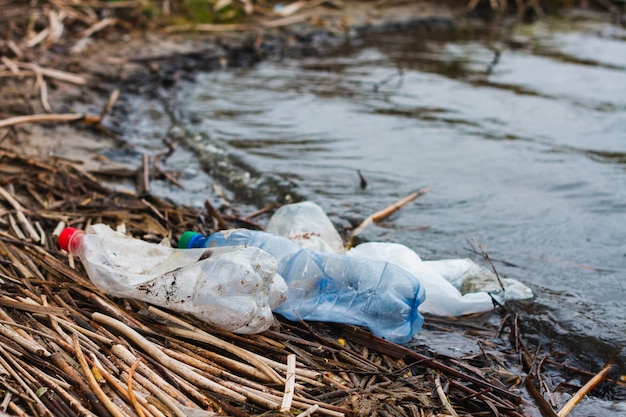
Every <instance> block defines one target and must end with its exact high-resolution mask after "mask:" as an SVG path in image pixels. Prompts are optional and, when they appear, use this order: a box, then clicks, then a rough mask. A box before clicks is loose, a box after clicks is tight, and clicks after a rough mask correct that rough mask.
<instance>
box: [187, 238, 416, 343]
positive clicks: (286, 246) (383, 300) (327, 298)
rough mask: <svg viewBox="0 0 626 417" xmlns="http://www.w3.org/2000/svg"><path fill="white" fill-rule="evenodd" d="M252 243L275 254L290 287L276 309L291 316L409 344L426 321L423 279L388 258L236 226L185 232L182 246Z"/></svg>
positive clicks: (284, 314)
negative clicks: (329, 249) (317, 247)
mask: <svg viewBox="0 0 626 417" xmlns="http://www.w3.org/2000/svg"><path fill="white" fill-rule="evenodd" d="M230 245H249V246H254V247H258V248H261V249H263V250H265V251H267V252H269V253H270V254H272V255H273V256H274V257H275V258H276V260H277V261H278V273H279V274H280V275H281V276H282V277H283V278H284V279H285V281H286V282H287V286H288V288H289V289H288V293H287V301H286V302H285V303H284V304H282V305H281V306H279V307H278V308H275V309H274V312H276V313H279V314H281V315H283V316H284V317H286V318H287V319H289V320H300V319H303V320H313V321H327V322H336V323H346V324H356V325H361V326H366V327H368V328H369V329H370V330H371V331H372V333H374V334H376V335H378V336H381V337H384V338H386V339H388V340H390V341H392V342H395V343H407V342H409V341H410V340H411V338H412V337H413V336H414V335H415V334H416V333H417V332H418V331H419V330H420V329H421V327H422V324H423V322H424V319H423V317H422V316H421V315H420V314H419V312H418V307H419V305H420V303H422V302H423V301H424V291H423V289H422V286H421V285H420V282H419V280H418V279H417V278H416V277H414V276H413V275H411V273H409V272H407V271H406V270H404V269H402V268H400V267H398V266H396V265H393V264H391V263H388V262H384V261H378V260H368V259H359V258H356V257H348V256H345V255H338V254H332V253H321V252H315V251H312V250H310V249H307V248H301V247H300V246H298V245H297V244H296V243H294V242H292V241H291V240H289V239H287V238H285V237H282V236H276V235H274V234H271V233H266V232H260V231H253V230H247V229H234V230H228V231H223V232H217V233H213V234H211V235H210V236H203V235H200V234H198V233H194V232H185V233H184V234H183V235H182V236H181V238H180V239H179V244H178V246H179V248H206V247H209V248H211V247H220V246H230Z"/></svg>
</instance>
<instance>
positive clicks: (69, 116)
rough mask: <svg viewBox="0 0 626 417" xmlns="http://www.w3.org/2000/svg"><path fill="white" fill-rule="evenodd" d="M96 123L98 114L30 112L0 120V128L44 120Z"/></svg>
mask: <svg viewBox="0 0 626 417" xmlns="http://www.w3.org/2000/svg"><path fill="white" fill-rule="evenodd" d="M77 121H84V122H86V123H91V124H97V123H99V122H100V119H99V118H98V116H92V115H87V114H77V113H66V114H31V115H28V116H15V117H9V118H8V119H4V120H0V128H3V127H9V126H17V125H22V124H25V123H46V122H77Z"/></svg>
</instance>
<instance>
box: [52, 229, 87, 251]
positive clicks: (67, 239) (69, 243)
mask: <svg viewBox="0 0 626 417" xmlns="http://www.w3.org/2000/svg"><path fill="white" fill-rule="evenodd" d="M84 233H85V232H83V231H82V230H79V229H76V228H74V227H66V228H65V229H63V230H62V231H61V234H59V240H58V241H57V243H58V244H59V247H60V248H61V249H63V250H65V251H68V252H72V251H71V250H70V248H72V249H75V243H74V242H73V240H74V238H75V237H76V236H78V235H79V234H80V235H82V234H84Z"/></svg>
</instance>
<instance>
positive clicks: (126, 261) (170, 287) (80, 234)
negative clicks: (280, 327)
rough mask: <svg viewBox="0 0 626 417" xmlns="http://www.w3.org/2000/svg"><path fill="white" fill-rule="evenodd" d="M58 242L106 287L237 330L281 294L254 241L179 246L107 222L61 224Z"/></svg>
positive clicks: (261, 324)
mask: <svg viewBox="0 0 626 417" xmlns="http://www.w3.org/2000/svg"><path fill="white" fill-rule="evenodd" d="M58 244H59V246H60V247H61V248H62V249H64V250H66V251H68V252H70V253H71V254H73V255H77V256H78V257H79V258H80V260H81V262H82V264H83V266H84V267H85V270H86V271H87V274H88V275H89V278H90V279H91V281H92V282H93V283H94V284H95V285H96V286H97V287H99V288H100V289H102V290H104V291H105V292H106V293H107V294H110V295H113V296H117V297H129V298H135V299H138V300H142V301H145V302H148V303H152V304H155V305H158V306H162V307H166V308H170V309H172V310H177V311H181V312H186V313H191V314H193V315H195V316H196V317H198V318H200V319H202V320H205V321H207V322H208V323H210V324H212V325H214V326H216V327H220V328H222V329H225V330H229V331H233V332H236V333H244V334H247V333H258V332H262V331H264V330H267V329H268V328H269V327H270V326H271V325H272V323H273V322H274V316H273V314H272V309H273V308H276V307H278V306H279V305H280V304H281V303H283V302H284V301H285V299H286V293H287V286H286V283H285V281H284V280H283V279H282V277H281V276H280V275H278V274H277V272H276V271H277V267H278V265H277V264H276V260H275V259H274V257H273V256H271V255H270V254H268V253H267V252H265V251H263V250H261V249H258V248H255V247H244V246H238V247H231V246H229V247H223V248H215V249H209V250H207V249H197V250H180V249H175V248H172V247H169V246H166V245H157V244H152V243H149V242H145V241H143V240H140V239H133V238H130V237H128V236H126V235H124V234H121V233H118V232H115V231H113V230H112V229H111V228H109V227H108V226H106V225H104V224H96V225H92V226H90V227H88V228H87V229H86V231H82V230H78V229H74V228H65V229H64V230H63V231H62V232H61V234H60V236H59V240H58Z"/></svg>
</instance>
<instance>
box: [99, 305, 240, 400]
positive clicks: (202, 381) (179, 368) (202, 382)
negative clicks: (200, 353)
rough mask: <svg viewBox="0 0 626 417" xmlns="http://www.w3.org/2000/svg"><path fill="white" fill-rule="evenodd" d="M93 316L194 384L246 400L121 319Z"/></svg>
mask: <svg viewBox="0 0 626 417" xmlns="http://www.w3.org/2000/svg"><path fill="white" fill-rule="evenodd" d="M91 318H92V319H93V320H94V321H96V322H98V323H101V324H104V325H106V326H108V327H111V328H113V329H115V330H117V331H118V332H120V333H122V334H123V335H124V336H125V337H127V338H128V339H130V340H132V341H133V342H134V343H136V344H137V346H139V347H141V348H142V349H143V350H144V351H145V352H146V353H148V354H149V355H150V356H152V357H153V358H155V359H156V360H157V361H158V362H159V363H161V364H162V365H164V366H165V367H166V368H168V369H169V370H171V371H173V372H175V373H177V374H178V375H180V376H182V377H183V378H185V379H187V380H188V381H189V382H191V383H192V384H194V385H196V386H199V387H201V388H205V389H209V390H211V391H213V392H215V393H217V394H221V395H224V396H226V397H229V398H231V399H234V400H236V401H245V400H246V398H245V397H244V396H242V395H239V394H237V393H235V392H233V391H232V390H230V389H227V388H225V387H223V386H221V385H219V384H217V383H215V382H213V381H211V380H210V379H208V378H206V377H204V376H201V375H200V374H197V373H195V372H193V371H192V370H191V369H190V368H189V367H188V366H187V365H184V364H183V363H182V362H180V361H177V360H174V359H172V358H170V357H169V356H167V355H166V354H165V353H163V352H162V351H161V349H159V348H158V347H156V346H155V345H154V344H153V343H151V342H149V341H148V340H147V339H145V338H144V337H143V336H141V335H140V334H139V333H137V332H136V331H135V330H133V329H131V328H130V327H129V326H127V325H125V324H124V323H122V322H121V321H118V320H116V319H114V318H112V317H109V316H105V315H104V314H101V313H93V314H92V316H91Z"/></svg>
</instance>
